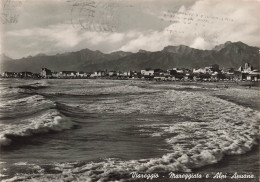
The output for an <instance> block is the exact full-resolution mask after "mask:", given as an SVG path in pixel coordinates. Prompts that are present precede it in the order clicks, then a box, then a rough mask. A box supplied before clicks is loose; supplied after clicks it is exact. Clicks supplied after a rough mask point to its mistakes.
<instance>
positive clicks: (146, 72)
mask: <svg viewBox="0 0 260 182" xmlns="http://www.w3.org/2000/svg"><path fill="white" fill-rule="evenodd" d="M141 75H143V76H144V77H152V76H154V70H153V69H150V68H147V69H145V70H141Z"/></svg>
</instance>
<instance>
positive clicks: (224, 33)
mask: <svg viewBox="0 0 260 182" xmlns="http://www.w3.org/2000/svg"><path fill="white" fill-rule="evenodd" d="M259 8H260V3H259V2H257V1H244V0H239V1H234V0H227V1H222V0H211V1H205V0H201V1H197V2H196V3H195V4H194V5H193V6H191V7H185V6H182V7H181V8H179V10H178V11H176V10H173V13H172V14H168V15H167V17H166V18H168V19H167V20H168V21H170V20H171V21H172V22H173V23H171V24H170V25H168V26H167V27H166V28H164V29H163V30H162V31H160V32H158V31H154V32H145V33H142V34H141V35H139V36H138V37H136V38H135V39H133V40H131V41H130V42H128V43H127V44H126V45H124V46H122V47H121V49H122V50H125V51H128V50H131V51H137V50H139V49H147V50H151V51H155V50H160V49H162V48H163V47H164V46H167V45H180V44H184V45H188V46H191V47H194V48H198V49H211V48H212V47H214V46H215V45H217V44H221V43H224V42H226V41H242V42H245V43H247V44H249V45H253V46H259V45H260V39H259V38H258V37H259V32H260V22H259V13H258V10H259ZM169 11H171V9H164V10H163V11H162V14H165V13H166V12H169ZM162 14H161V15H159V16H160V17H162ZM171 16H173V18H172V17H171ZM189 18H190V19H189ZM188 19H189V20H188Z"/></svg>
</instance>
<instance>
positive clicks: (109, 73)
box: [108, 71, 117, 77]
mask: <svg viewBox="0 0 260 182" xmlns="http://www.w3.org/2000/svg"><path fill="white" fill-rule="evenodd" d="M116 75H117V73H116V71H109V72H108V76H110V77H113V76H116Z"/></svg>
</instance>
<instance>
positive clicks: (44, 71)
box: [40, 68, 52, 78]
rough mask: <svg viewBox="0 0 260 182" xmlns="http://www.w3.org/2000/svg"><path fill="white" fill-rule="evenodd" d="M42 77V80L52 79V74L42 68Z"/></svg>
mask: <svg viewBox="0 0 260 182" xmlns="http://www.w3.org/2000/svg"><path fill="white" fill-rule="evenodd" d="M40 75H41V77H42V78H50V77H52V72H51V70H49V69H47V68H42V69H41V73H40Z"/></svg>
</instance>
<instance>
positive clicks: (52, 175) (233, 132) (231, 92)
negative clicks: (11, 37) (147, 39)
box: [0, 79, 260, 181]
mask: <svg viewBox="0 0 260 182" xmlns="http://www.w3.org/2000/svg"><path fill="white" fill-rule="evenodd" d="M0 91H1V94H0V103H1V105H0V144H1V158H0V166H1V178H2V180H3V181H5V180H6V181H8V180H10V181H19V180H21V181H30V180H32V181H33V180H34V181H59V180H64V181H116V180H137V179H133V178H131V175H129V174H130V173H131V172H139V173H146V174H148V173H149V174H155V173H158V174H160V176H161V177H160V178H159V179H157V181H158V180H159V181H171V180H177V179H170V178H167V177H166V178H163V177H162V175H164V176H167V175H168V174H169V172H176V173H177V172H178V173H181V172H185V174H190V173H192V172H193V173H201V174H203V175H205V174H210V175H211V176H213V175H214V174H215V173H217V172H219V171H226V173H228V175H229V176H230V175H232V174H233V173H235V172H238V173H247V174H253V175H254V177H255V178H254V179H250V180H251V181H256V180H257V178H258V177H259V173H258V172H259V147H258V144H257V143H258V140H259V109H258V108H259V107H258V103H259V93H260V92H259V90H258V89H257V88H252V89H247V88H242V87H241V88H228V89H223V88H218V89H217V88H206V87H205V86H204V87H200V86H192V85H186V86H185V85H176V84H173V83H171V84H167V83H159V84H158V83H154V82H142V81H129V80H128V81H118V80H22V79H17V80H16V79H11V80H8V79H2V80H0ZM257 159H258V162H257ZM179 180H180V181H183V179H179ZM225 180H228V179H223V180H222V181H225ZM232 180H233V179H232ZM250 180H248V179H246V181H250ZM137 181H138V180H137ZM141 181H143V179H142V180H141ZM212 181H214V180H213V179H212ZM233 181H235V180H233ZM240 181H241V180H240ZM242 181H243V180H242Z"/></svg>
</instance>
